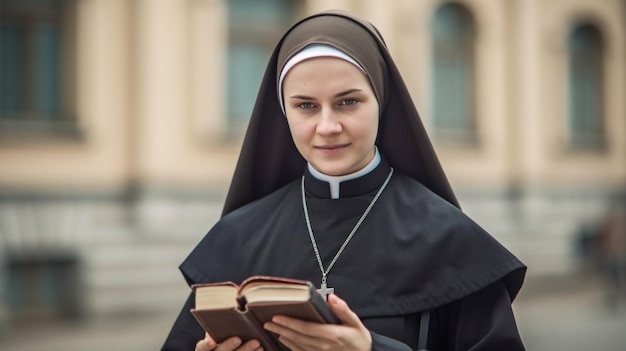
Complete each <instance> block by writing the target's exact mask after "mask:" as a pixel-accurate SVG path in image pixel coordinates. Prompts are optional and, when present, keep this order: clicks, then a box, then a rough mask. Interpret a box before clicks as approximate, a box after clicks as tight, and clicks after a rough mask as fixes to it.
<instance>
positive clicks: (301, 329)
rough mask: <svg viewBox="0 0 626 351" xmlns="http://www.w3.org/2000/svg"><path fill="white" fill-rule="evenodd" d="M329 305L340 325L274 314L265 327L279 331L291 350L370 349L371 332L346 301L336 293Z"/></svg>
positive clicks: (280, 338)
mask: <svg viewBox="0 0 626 351" xmlns="http://www.w3.org/2000/svg"><path fill="white" fill-rule="evenodd" d="M328 304H329V305H330V307H331V308H332V309H333V311H335V313H336V314H337V316H338V317H339V319H341V322H342V323H343V324H341V325H336V324H320V323H313V322H306V321H302V320H299V319H294V318H289V317H286V316H274V318H272V322H268V323H265V325H264V327H265V329H267V330H269V331H271V332H274V333H276V334H278V335H279V336H280V337H279V340H280V341H281V342H282V343H283V344H284V345H285V346H287V347H288V348H289V349H291V350H293V351H309V350H342V351H344V350H355V351H357V350H359V351H360V350H362V351H370V350H371V349H372V335H371V334H370V331H369V330H368V329H367V328H366V327H365V325H363V323H362V322H361V320H360V319H359V317H358V316H357V315H356V313H354V312H352V310H351V309H350V307H348V304H347V303H346V302H345V301H343V300H342V299H340V298H339V297H337V296H336V295H329V296H328Z"/></svg>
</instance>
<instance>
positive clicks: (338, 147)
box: [315, 144, 349, 155]
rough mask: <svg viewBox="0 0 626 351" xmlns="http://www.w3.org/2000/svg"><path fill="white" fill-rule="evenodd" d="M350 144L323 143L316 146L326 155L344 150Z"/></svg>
mask: <svg viewBox="0 0 626 351" xmlns="http://www.w3.org/2000/svg"><path fill="white" fill-rule="evenodd" d="M348 145H349V144H333V145H321V146H316V147H315V148H316V149H318V150H319V151H321V152H322V153H324V154H326V155H334V154H337V153H340V152H341V151H343V150H344V149H345V148H346V147H347V146H348Z"/></svg>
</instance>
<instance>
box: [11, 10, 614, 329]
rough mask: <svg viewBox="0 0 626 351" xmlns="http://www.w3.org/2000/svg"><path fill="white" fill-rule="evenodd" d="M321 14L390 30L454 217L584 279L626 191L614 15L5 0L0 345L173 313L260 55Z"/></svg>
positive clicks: (544, 270) (225, 179)
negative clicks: (67, 324)
mask: <svg viewBox="0 0 626 351" xmlns="http://www.w3.org/2000/svg"><path fill="white" fill-rule="evenodd" d="M327 8H344V9H350V10H352V11H354V12H356V13H359V14H361V15H363V16H364V17H366V18H368V19H369V20H370V21H371V22H373V23H374V24H375V25H376V26H377V27H378V28H379V30H380V31H381V32H382V34H383V36H384V37H385V39H386V41H387V44H388V46H389V48H390V50H391V51H392V54H393V55H394V58H395V60H396V63H397V64H398V65H399V67H400V70H401V72H402V73H403V76H404V78H405V80H406V84H407V86H408V87H409V89H410V90H411V92H412V94H413V97H414V99H415V102H416V105H417V106H418V110H419V111H420V113H421V116H422V118H423V120H424V123H425V124H426V125H427V128H428V129H429V132H430V134H431V136H432V138H433V142H434V144H435V147H436V149H437V151H438V153H439V155H440V158H441V161H442V163H443V165H444V168H445V170H446V172H447V174H448V176H449V178H450V181H451V183H452V185H453V187H454V189H455V191H456V192H457V194H458V195H459V197H460V200H461V204H462V205H463V208H464V210H465V211H466V212H468V213H469V214H470V215H471V216H472V217H473V218H474V219H475V220H476V221H477V222H479V223H480V224H481V225H483V226H484V227H485V228H487V229H488V230H489V231H490V232H491V233H493V234H494V236H496V237H497V238H498V239H499V240H501V241H502V242H503V243H504V244H505V245H507V246H508V247H509V248H510V249H511V250H512V251H514V252H515V253H516V254H518V255H519V256H520V257H521V258H522V259H523V260H525V261H526V262H527V263H528V265H529V266H530V271H529V275H533V274H535V275H539V274H543V275H545V274H564V273H568V272H570V271H571V270H573V269H575V264H574V261H573V254H572V251H573V248H572V247H573V245H572V241H573V238H574V237H575V235H576V232H577V231H578V229H579V228H580V227H581V226H582V225H585V224H586V223H588V222H589V221H591V220H594V219H595V218H597V217H598V216H599V215H601V214H602V213H603V211H604V210H605V208H606V206H607V199H608V198H610V197H614V196H617V195H623V194H624V191H625V188H626V105H625V101H626V72H625V67H626V60H625V51H624V50H625V47H624V45H625V43H626V1H623V0H602V1H592V0H551V1H540V0H507V1H504V0H462V1H440V0H426V1H413V0H395V1H378V0H343V1H330V0H324V1H320V0H315V1H314V0H308V1H305V0H301V1H297V0H291V1H290V0H230V1H226V0H28V1H26V0H0V26H1V27H0V297H1V298H0V330H1V329H2V327H1V326H2V320H3V318H4V320H5V325H7V322H6V321H9V324H12V323H19V321H22V320H33V319H50V318H52V319H54V318H59V317H61V318H63V317H77V316H84V315H99V314H107V313H120V312H133V311H142V310H158V309H168V310H169V309H178V308H179V306H181V305H182V302H183V299H184V298H185V296H186V294H187V290H186V287H185V283H184V281H183V279H182V277H181V276H180V275H179V273H178V272H177V270H176V267H177V265H178V264H179V263H180V262H181V261H182V259H183V258H184V257H185V256H186V254H187V253H188V252H189V250H190V249H191V248H192V247H193V245H194V244H195V243H196V242H197V241H198V240H199V239H200V238H201V237H202V236H203V235H204V234H205V232H206V231H207V230H208V229H209V228H210V226H211V225H212V224H213V223H214V222H215V220H216V219H217V218H218V216H219V213H220V210H221V201H222V200H223V198H224V195H225V192H226V190H227V187H228V184H229V181H230V177H231V175H232V172H233V169H234V165H235V162H236V157H237V154H238V151H239V147H240V144H241V140H242V136H243V133H244V128H245V125H246V122H247V118H248V114H249V112H250V110H251V109H252V104H253V102H254V98H255V95H256V92H257V89H258V84H259V82H260V80H261V75H262V73H263V71H264V69H265V65H266V62H267V59H268V58H269V54H270V51H271V50H272V49H273V46H274V45H275V43H276V41H277V39H278V37H279V36H280V35H281V34H282V33H283V31H284V30H285V29H286V28H287V27H288V26H289V25H290V24H292V23H293V22H294V21H295V20H297V19H298V18H301V17H302V16H304V15H306V14H310V13H313V12H316V11H318V10H322V9H327Z"/></svg>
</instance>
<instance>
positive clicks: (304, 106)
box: [298, 102, 315, 109]
mask: <svg viewBox="0 0 626 351" xmlns="http://www.w3.org/2000/svg"><path fill="white" fill-rule="evenodd" d="M298 107H299V108H302V109H310V108H313V107H315V106H314V105H313V104H312V103H310V102H303V103H301V104H299V105H298Z"/></svg>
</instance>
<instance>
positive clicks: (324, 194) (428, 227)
mask: <svg viewBox="0 0 626 351" xmlns="http://www.w3.org/2000/svg"><path fill="white" fill-rule="evenodd" d="M310 43H323V44H328V45H331V46H334V47H336V48H338V49H340V50H341V51H344V52H345V53H347V54H349V55H350V56H351V57H353V58H354V59H355V60H356V61H357V62H358V63H359V64H360V65H361V66H362V67H363V68H364V69H365V71H366V72H367V75H368V79H369V80H370V82H371V84H372V87H373V90H374V92H375V94H376V96H377V99H378V101H379V106H380V111H381V112H380V113H381V116H380V123H379V132H378V139H377V142H376V145H377V147H378V149H379V151H380V153H381V155H382V157H383V160H382V162H381V163H380V164H379V165H378V167H376V169H375V170H374V171H372V172H370V173H369V174H367V175H365V176H363V177H361V178H357V179H354V180H350V181H346V182H344V183H341V188H340V198H339V199H331V198H330V191H329V187H328V184H327V183H325V182H322V181H320V180H317V179H316V178H314V177H313V176H312V175H311V174H310V173H309V172H308V170H307V169H306V162H305V160H304V159H303V158H302V156H300V154H299V153H298V151H297V149H296V148H295V146H294V145H293V141H292V140H291V136H290V133H289V128H288V125H287V122H286V118H285V116H284V115H283V114H282V110H281V108H280V105H279V102H278V98H277V83H276V82H277V75H278V74H279V73H280V70H281V68H282V66H283V65H284V63H285V61H286V60H288V59H289V58H290V57H292V56H293V55H294V54H295V53H297V52H298V51H299V50H301V49H302V48H303V47H306V45H308V44H310ZM392 167H393V169H394V173H393V176H392V178H391V181H390V183H389V185H388V186H387V188H386V189H385V190H384V192H383V193H382V195H381V196H380V198H379V199H378V201H377V202H376V204H375V205H374V207H373V208H372V210H371V212H370V213H369V215H368V216H367V218H366V219H365V221H364V222H363V224H362V225H361V227H360V228H359V230H358V231H357V232H356V234H355V235H354V237H353V238H352V240H351V241H350V242H349V244H348V246H347V247H346V248H345V250H344V252H343V253H342V254H341V256H340V257H339V259H338V260H337V262H336V264H335V265H334V267H333V268H332V270H331V271H330V273H329V275H328V285H329V286H330V287H332V288H334V289H335V293H336V294H337V295H338V296H339V297H341V298H342V299H344V300H346V302H347V303H348V305H349V306H350V308H351V309H352V310H353V311H355V312H356V313H357V314H358V315H359V317H360V318H361V319H362V321H363V323H364V324H365V325H366V326H367V327H368V328H369V329H370V330H371V332H372V337H373V338H372V340H373V345H372V349H373V350H417V343H418V341H417V340H418V331H419V329H420V317H421V315H422V313H423V312H424V311H429V313H430V319H429V324H428V349H429V350H432V351H437V350H439V351H443V350H445V351H453V350H454V351H456V350H459V351H460V350H507V351H516V350H523V349H524V346H523V344H522V342H521V340H520V336H519V333H518V330H517V326H516V323H515V318H514V315H513V312H512V309H511V302H512V301H513V299H514V298H515V296H516V295H517V293H518V292H519V289H520V288H521V285H522V282H523V279H524V274H525V272H526V267H525V266H524V264H523V263H521V262H520V261H519V260H518V259H517V258H516V257H515V256H514V255H512V254H511V253H510V252H509V251H508V250H506V249H505V248H504V247H503V246H502V245H500V244H499V243H498V242H497V241H496V240H495V239H494V238H493V237H492V236H490V235H489V234H488V233H487V232H485V231H484V230H483V229H482V228H481V227H480V226H479V225H477V224H476V223H474V222H473V221H472V220H471V219H470V218H468V217H467V216H466V215H465V214H464V213H463V212H462V211H461V210H460V208H459V206H458V203H457V200H456V197H455V196H454V193H453V192H452V190H451V187H450V186H449V184H448V181H447V179H446V177H445V174H444V172H443V169H442V168H441V166H440V164H439V161H438V159H437V156H436V154H435V152H434V150H433V148H432V145H431V143H430V141H429V138H428V135H427V134H426V131H425V129H424V127H423V125H422V123H421V120H420V118H419V115H418V113H417V110H416V109H415V106H414V105H413V102H412V100H411V97H410V95H409V93H408V90H407V89H406V87H405V85H404V83H403V81H402V78H401V77H400V74H399V72H398V70H397V68H396V66H395V64H394V63H393V60H392V59H391V56H390V55H389V52H388V51H387V48H386V46H385V43H384V41H383V40H382V38H381V37H380V34H379V33H378V31H376V29H375V28H374V27H373V26H372V25H371V24H370V23H368V22H367V21H364V20H362V19H360V18H358V17H356V16H354V15H352V14H349V13H346V12H343V11H330V12H324V13H320V14H317V15H314V16H311V17H309V18H306V19H304V20H302V21H300V22H299V23H297V24H296V25H294V26H293V27H292V28H291V29H290V30H289V31H288V32H287V33H286V34H285V36H284V37H283V38H282V39H281V40H280V42H279V43H278V45H277V47H276V49H275V51H274V53H273V55H272V57H271V58H270V62H269V64H268V68H267V71H266V74H265V77H264V79H263V82H262V84H261V89H260V92H259V96H258V99H257V102H256V104H255V108H254V111H253V113H252V116H251V120H250V124H249V127H248V131H247V133H246V137H245V140H244V143H243V147H242V151H241V154H240V157H239V161H238V164H237V168H236V170H235V174H234V177H233V180H232V183H231V187H230V190H229V193H228V196H227V198H226V203H225V205H224V210H223V216H222V218H221V219H220V221H219V222H218V223H217V224H216V225H215V226H214V227H213V228H212V229H211V230H210V231H209V233H208V234H207V235H206V236H205V237H204V239H202V241H201V242H200V243H199V244H198V246H197V247H196V248H195V249H194V250H193V252H192V253H191V254H190V255H189V256H188V257H187V259H186V260H185V261H184V262H183V263H182V265H181V266H180V269H181V271H182V273H183V275H184V276H185V279H186V280H187V283H188V284H194V283H201V282H217V281H225V280H230V281H234V282H241V281H242V280H244V279H245V278H247V277H248V276H251V275H259V274H260V275H274V276H285V277H291V278H297V279H304V280H309V281H311V282H313V283H314V284H315V285H317V286H318V287H319V285H320V279H321V273H320V270H319V267H318V263H317V261H316V257H315V254H314V251H313V248H312V245H311V241H310V238H309V235H308V232H307V227H306V224H305V219H304V215H303V207H302V200H301V188H300V186H301V185H300V184H301V180H300V179H301V177H302V175H303V174H304V176H305V188H306V197H307V205H308V208H309V213H310V218H311V223H312V229H313V232H314V233H315V237H316V240H317V245H318V247H319V251H320V255H321V258H322V261H323V262H324V267H327V266H328V264H329V263H330V261H331V260H332V258H333V257H334V255H335V253H336V252H337V250H338V249H339V247H340V246H341V244H342V243H343V242H344V240H345V239H346V237H347V235H348V234H349V233H350V231H351V229H352V228H353V226H354V225H355V224H356V222H357V221H358V219H359V217H360V216H361V214H362V213H363V211H364V210H365V209H366V208H367V206H368V204H369V203H370V201H371V200H372V198H373V197H374V195H375V194H376V192H377V191H378V189H379V188H380V186H381V184H383V182H384V180H385V179H386V177H387V176H388V174H389V172H390V169H391V168H392ZM192 307H193V294H190V296H189V298H188V300H187V303H186V304H185V305H184V307H183V309H182V311H181V313H180V315H179V317H178V319H177V320H176V322H175V324H174V326H173V328H172V330H171V332H170V334H169V336H168V337H167V340H166V341H165V344H164V346H163V350H177V351H191V350H193V349H194V347H195V344H196V342H198V341H199V340H200V339H202V338H203V336H204V332H203V330H202V329H201V327H200V325H199V324H198V323H197V322H196V320H195V319H194V317H193V316H192V314H191V313H190V309H191V308H192ZM424 325H425V324H424Z"/></svg>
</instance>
